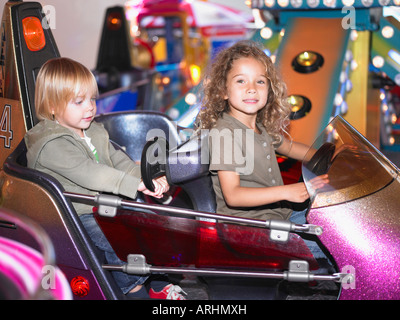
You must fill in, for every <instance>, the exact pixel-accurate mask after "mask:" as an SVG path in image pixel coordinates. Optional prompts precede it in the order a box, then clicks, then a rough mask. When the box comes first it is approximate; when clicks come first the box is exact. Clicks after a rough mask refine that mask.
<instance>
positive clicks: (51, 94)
mask: <svg viewBox="0 0 400 320" xmlns="http://www.w3.org/2000/svg"><path fill="white" fill-rule="evenodd" d="M86 94H90V95H93V96H95V97H97V95H98V88H97V82H96V79H95V77H94V76H93V74H92V72H91V71H90V70H89V69H87V68H86V67H85V66H83V65H82V64H80V63H79V62H76V61H74V60H72V59H69V58H54V59H50V60H48V61H47V62H46V63H45V64H43V66H42V67H41V69H40V71H39V74H38V76H37V78H36V87H35V109H36V116H37V117H38V119H39V120H43V119H50V120H54V114H55V113H60V114H62V113H63V112H64V110H65V108H66V107H67V105H68V103H69V102H70V101H71V100H72V99H74V98H76V97H78V96H79V95H86Z"/></svg>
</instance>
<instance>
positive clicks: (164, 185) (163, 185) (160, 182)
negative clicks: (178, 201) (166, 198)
mask: <svg viewBox="0 0 400 320" xmlns="http://www.w3.org/2000/svg"><path fill="white" fill-rule="evenodd" d="M153 184H154V192H152V191H150V190H148V189H147V188H146V186H145V185H144V183H143V181H141V182H140V183H139V187H138V191H141V192H143V193H144V194H147V195H149V196H151V197H155V198H159V199H160V198H162V197H163V194H164V193H165V192H167V191H168V190H169V184H168V182H167V178H166V177H165V176H163V177H159V178H157V179H154V180H153Z"/></svg>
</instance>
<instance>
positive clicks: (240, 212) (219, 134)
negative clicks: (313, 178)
mask: <svg viewBox="0 0 400 320" xmlns="http://www.w3.org/2000/svg"><path fill="white" fill-rule="evenodd" d="M203 90H204V95H203V97H202V106H201V109H200V112H199V115H198V119H197V120H198V125H199V128H201V129H208V130H210V132H209V142H210V171H211V173H212V180H213V187H214V191H215V193H216V200H217V212H218V213H221V214H227V215H237V216H243V217H248V218H253V219H263V220H264V219H289V218H290V216H291V214H292V210H291V205H290V202H297V203H302V202H304V201H305V200H307V199H308V198H309V194H308V192H307V189H306V187H305V185H304V183H300V182H299V183H294V184H290V185H284V184H283V181H282V177H281V174H280V169H279V166H278V162H277V159H276V155H275V151H277V152H279V153H280V154H282V155H285V156H287V157H290V158H293V159H296V160H302V159H303V158H304V157H305V155H306V153H307V151H308V150H309V147H308V146H306V145H304V144H301V143H298V142H294V141H293V140H292V139H291V138H288V134H287V132H286V127H287V125H288V124H289V114H290V108H289V105H288V103H287V96H286V85H285V84H284V83H283V81H282V80H281V79H280V77H279V75H278V73H277V71H276V69H275V67H274V64H273V62H272V61H271V59H270V58H269V57H268V56H267V55H266V54H265V53H264V52H263V50H262V49H260V48H259V46H258V45H257V44H256V43H254V42H252V41H240V42H238V43H236V44H235V45H233V46H231V47H229V48H226V49H224V50H222V51H221V52H219V53H218V55H217V56H216V57H215V59H214V61H213V64H212V65H211V68H210V70H209V73H208V75H207V76H206V77H205V79H204V87H203ZM324 178H326V177H322V179H321V183H325V182H326V181H324Z"/></svg>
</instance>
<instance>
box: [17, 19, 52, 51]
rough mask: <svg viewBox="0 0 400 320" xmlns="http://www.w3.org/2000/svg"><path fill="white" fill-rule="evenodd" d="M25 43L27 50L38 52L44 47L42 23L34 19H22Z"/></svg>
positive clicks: (44, 39)
mask: <svg viewBox="0 0 400 320" xmlns="http://www.w3.org/2000/svg"><path fill="white" fill-rule="evenodd" d="M22 29H23V31H24V38H25V43H26V45H27V47H28V49H29V50H31V51H39V50H41V49H43V48H44V46H45V45H46V38H45V36H44V31H43V27H42V23H41V22H40V20H39V19H38V18H36V17H26V18H24V19H22Z"/></svg>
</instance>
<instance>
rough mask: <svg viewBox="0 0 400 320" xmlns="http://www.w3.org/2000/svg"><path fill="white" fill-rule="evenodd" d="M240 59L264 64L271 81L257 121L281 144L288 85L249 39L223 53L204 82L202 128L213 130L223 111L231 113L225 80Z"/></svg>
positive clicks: (288, 113)
mask: <svg viewBox="0 0 400 320" xmlns="http://www.w3.org/2000/svg"><path fill="white" fill-rule="evenodd" d="M240 58H254V59H256V60H257V61H260V62H261V63H263V64H264V65H265V73H266V77H267V79H268V101H267V104H266V105H265V107H264V108H262V109H261V110H260V111H259V112H258V115H257V121H258V122H259V123H261V124H262V125H263V126H264V127H265V129H266V131H267V132H268V133H269V134H270V135H271V136H272V137H273V139H274V143H279V142H280V139H281V134H282V133H284V132H286V127H287V126H288V124H289V115H290V107H289V104H288V102H287V94H286V85H285V83H284V82H283V81H282V80H281V78H280V76H279V75H278V72H277V70H276V68H275V66H274V64H273V62H272V61H271V59H270V58H269V57H268V56H267V55H266V54H265V53H264V51H263V50H262V49H261V48H260V47H259V46H258V44H257V43H255V42H253V41H249V40H243V41H239V42H237V43H236V44H234V45H233V46H231V47H229V48H226V49H224V50H222V51H220V52H219V53H218V54H217V55H216V57H215V58H214V60H213V63H212V65H211V68H210V69H209V70H208V73H207V74H206V76H205V77H204V79H203V92H202V98H201V100H202V105H201V108H200V111H199V115H198V117H197V120H198V125H199V127H200V128H202V129H211V128H212V127H214V126H215V124H216V122H217V120H218V119H219V118H220V117H221V116H222V113H223V112H227V111H229V104H228V101H227V100H225V99H224V96H225V95H226V89H227V88H226V81H227V75H228V73H229V71H230V70H231V69H232V66H233V64H234V62H235V61H236V60H238V59H240Z"/></svg>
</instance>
